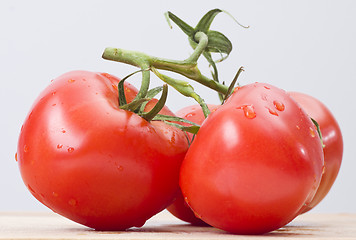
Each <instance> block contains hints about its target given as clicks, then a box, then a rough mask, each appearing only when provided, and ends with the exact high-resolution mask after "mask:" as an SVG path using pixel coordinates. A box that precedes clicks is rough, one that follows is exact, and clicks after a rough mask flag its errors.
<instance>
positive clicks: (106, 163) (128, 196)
mask: <svg viewBox="0 0 356 240" xmlns="http://www.w3.org/2000/svg"><path fill="white" fill-rule="evenodd" d="M118 81H119V79H117V78H116V77H113V76H112V75H109V74H101V73H94V72H87V71H73V72H69V73H66V74H64V75H62V76H60V77H58V78H57V79H55V80H54V81H53V82H52V83H51V84H50V86H48V87H47V88H46V89H45V90H44V91H43V92H42V93H41V95H40V96H39V97H38V99H37V100H36V102H35V103H34V105H33V107H32V109H31V111H30V113H29V115H28V116H27V118H26V120H25V122H24V124H23V127H22V130H21V133H20V137H19V141H18V150H17V159H18V163H19V168H20V171H21V175H22V178H23V181H24V183H25V184H26V186H27V188H28V189H29V190H30V192H31V193H32V194H33V195H34V196H35V197H36V198H37V199H38V200H39V201H40V202H42V203H43V204H44V205H46V206H47V207H49V208H50V209H52V210H53V211H54V212H56V213H58V214H60V215H63V216H65V217H67V218H69V219H71V220H73V221H75V222H78V223H81V224H83V225H86V226H88V227H91V228H95V229H97V230H123V229H127V228H130V227H133V226H142V225H143V224H144V223H145V221H146V220H147V219H148V218H150V217H151V216H153V215H154V214H156V213H158V212H159V211H161V210H163V209H164V208H166V207H167V206H168V205H169V204H170V203H171V202H172V201H173V200H174V198H175V196H176V194H177V192H178V190H179V186H178V177H179V166H180V164H181V161H182V159H183V158H184V155H185V153H186V150H187V147H188V144H187V140H186V137H185V135H184V133H183V132H181V131H180V130H178V129H176V128H173V127H171V126H168V125H166V124H164V123H163V122H151V123H150V122H147V121H146V120H144V119H143V118H141V117H139V116H138V115H136V114H134V113H132V112H129V111H125V110H121V109H119V108H118V92H117V87H116V86H117V84H118ZM125 86H126V87H125V88H126V96H127V99H128V100H129V101H130V100H132V99H133V97H134V96H135V95H136V93H137V90H136V89H135V88H133V87H132V86H130V85H125ZM163 111H168V110H167V108H165V109H164V110H163ZM165 113H166V114H169V113H167V112H165Z"/></svg>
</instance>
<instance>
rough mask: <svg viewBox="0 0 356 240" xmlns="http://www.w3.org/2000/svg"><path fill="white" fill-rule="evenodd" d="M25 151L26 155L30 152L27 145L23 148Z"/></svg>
mask: <svg viewBox="0 0 356 240" xmlns="http://www.w3.org/2000/svg"><path fill="white" fill-rule="evenodd" d="M23 151H24V152H25V153H26V152H28V146H27V145H26V144H25V145H24V146H23Z"/></svg>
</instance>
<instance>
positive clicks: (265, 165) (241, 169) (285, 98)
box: [180, 83, 323, 234]
mask: <svg viewBox="0 0 356 240" xmlns="http://www.w3.org/2000/svg"><path fill="white" fill-rule="evenodd" d="M322 169H323V152H322V146H321V143H320V140H319V139H318V136H317V130H316V128H315V126H314V124H313V123H312V122H311V120H310V118H309V117H308V116H307V114H306V113H305V112H304V111H303V110H302V109H301V108H300V107H299V105H298V104H297V103H296V102H295V101H294V100H293V99H292V98H291V97H290V96H289V95H288V94H287V93H286V92H285V91H283V90H281V89H278V88H276V87H274V86H272V85H268V84H263V83H255V84H249V85H245V86H243V87H240V88H237V89H236V90H235V92H234V93H233V94H232V96H231V97H230V98H229V99H228V100H227V102H226V103H225V104H224V105H223V106H221V107H220V108H219V109H218V110H216V111H215V112H213V113H212V114H211V115H209V117H208V118H207V119H206V120H205V121H204V123H203V125H202V126H201V128H200V130H199V132H198V134H197V135H196V137H195V139H194V141H193V143H192V144H191V146H190V148H189V150H188V153H187V155H186V157H185V159H184V161H183V164H182V167H181V173H180V186H181V190H182V193H183V195H184V197H185V200H186V202H187V203H188V204H189V206H190V207H191V208H192V210H193V211H194V212H195V214H196V215H197V216H199V217H200V218H201V219H202V220H203V221H205V222H206V223H208V224H210V225H212V226H214V227H217V228H220V229H223V230H225V231H229V232H233V233H238V234H262V233H266V232H269V231H272V230H275V229H278V228H280V227H282V226H284V225H285V224H287V223H288V222H290V221H291V220H293V219H294V218H295V217H296V216H297V215H298V213H299V210H300V209H301V208H302V207H303V205H304V204H307V203H309V202H310V201H311V199H312V198H313V196H314V194H315V192H316V189H317V187H318V185H319V183H320V179H321V175H322Z"/></svg>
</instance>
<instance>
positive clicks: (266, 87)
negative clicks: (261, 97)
mask: <svg viewBox="0 0 356 240" xmlns="http://www.w3.org/2000/svg"><path fill="white" fill-rule="evenodd" d="M263 87H264V88H265V89H267V90H269V89H271V88H270V87H268V86H263Z"/></svg>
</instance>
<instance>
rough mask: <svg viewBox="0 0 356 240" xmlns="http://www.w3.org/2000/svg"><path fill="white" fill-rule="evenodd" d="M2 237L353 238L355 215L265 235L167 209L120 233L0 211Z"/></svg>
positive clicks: (301, 221) (310, 220) (301, 220)
mask: <svg viewBox="0 0 356 240" xmlns="http://www.w3.org/2000/svg"><path fill="white" fill-rule="evenodd" d="M0 239H108V240H109V239H130V240H134V239H191V240H193V239H207V240H210V239H219V240H225V239H247V240H252V239H268V240H272V239H278V240H281V239H333V240H337V239H353V240H356V214H315V213H307V214H304V215H302V216H299V217H298V218H296V219H295V220H294V221H293V222H292V223H290V224H289V225H287V226H286V227H284V228H281V229H279V230H277V231H274V232H271V233H269V234H266V235H262V236H243V235H233V234H229V233H226V232H224V231H221V230H219V229H215V228H212V227H193V226H190V225H188V224H185V223H184V222H182V221H179V220H178V219H176V218H174V217H173V216H172V215H170V214H169V213H168V212H166V211H164V212H162V213H160V214H158V215H156V216H155V217H153V218H152V219H150V220H149V221H147V223H146V224H145V226H144V227H143V228H133V229H129V230H127V231H121V232H99V231H94V230H92V229H89V228H86V227H84V226H81V225H79V224H76V223H74V222H72V221H70V220H68V219H66V218H64V217H61V216H59V215H56V214H54V213H0Z"/></svg>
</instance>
